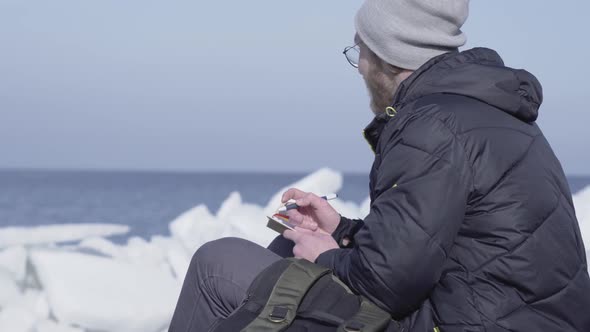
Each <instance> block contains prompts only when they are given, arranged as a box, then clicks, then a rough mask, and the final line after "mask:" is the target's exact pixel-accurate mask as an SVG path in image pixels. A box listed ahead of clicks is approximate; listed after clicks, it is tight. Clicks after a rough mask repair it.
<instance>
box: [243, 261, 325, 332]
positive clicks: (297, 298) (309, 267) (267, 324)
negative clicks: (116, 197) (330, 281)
mask: <svg viewBox="0 0 590 332" xmlns="http://www.w3.org/2000/svg"><path fill="white" fill-rule="evenodd" d="M288 259H289V260H291V261H292V263H291V265H289V267H287V268H286V269H285V271H283V273H282V274H281V276H280V277H279V279H278V280H277V282H276V284H275V286H274V288H273V290H272V292H271V294H270V296H269V298H268V302H266V305H265V306H264V309H262V311H261V312H260V315H258V317H256V318H255V319H254V320H253V321H252V322H251V323H250V324H248V325H247V326H246V327H245V328H243V329H242V330H241V332H276V331H283V330H284V329H286V328H287V327H289V325H291V323H292V322H293V320H294V319H295V316H296V314H297V308H298V307H299V304H300V303H301V301H302V300H303V297H304V296H305V294H306V293H307V291H308V290H309V289H310V288H311V286H312V285H313V284H314V283H315V282H316V281H317V280H318V279H319V278H321V277H323V276H324V275H326V274H328V273H330V270H329V269H327V268H324V267H321V266H319V265H316V264H314V263H311V262H309V261H307V260H304V259H296V258H288Z"/></svg>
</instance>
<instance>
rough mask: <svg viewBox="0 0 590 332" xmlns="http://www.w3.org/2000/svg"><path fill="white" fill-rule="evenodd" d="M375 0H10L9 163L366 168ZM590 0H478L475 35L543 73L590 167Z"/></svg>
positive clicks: (4, 121) (561, 150)
mask: <svg viewBox="0 0 590 332" xmlns="http://www.w3.org/2000/svg"><path fill="white" fill-rule="evenodd" d="M360 4H361V1H342V0H339V1H327V0H326V1H308V0H303V1H276V0H274V1H271V0H258V1H194V0H192V1H188V0H186V1H184V0H183V1H175V0H167V1H163V0H161V1H149V0H124V1H121V0H86V1H80V0H52V1H42V0H34V1H23V0H0V168H21V167H25V168H91V169H157V170H194V171H208V170H214V171H234V170H240V171H273V172H280V171H299V172H301V171H304V172H307V171H311V170H315V169H317V168H319V167H323V166H328V167H332V168H334V169H337V170H340V171H346V172H351V171H352V172H367V170H368V169H369V168H370V166H371V162H372V153H371V152H370V149H369V148H368V146H367V144H366V142H365V141H364V139H363V138H362V136H361V131H362V129H363V128H364V127H365V125H366V124H367V123H368V122H370V120H371V118H372V113H371V112H370V110H369V107H368V97H367V93H366V89H365V86H364V83H363V82H362V79H361V77H360V76H359V75H358V73H357V72H356V70H355V69H354V68H352V67H351V66H349V65H348V63H347V62H346V60H345V59H344V57H343V55H342V49H343V48H344V47H345V46H348V45H350V44H351V43H352V39H353V35H354V28H353V17H354V13H355V12H356V10H357V8H358V7H359V6H360ZM588 12H590V3H589V2H588V1H571V0H570V1H538V0H537V1H533V0H519V1H508V0H496V1H484V0H474V1H472V3H471V13H470V18H469V19H468V21H467V24H466V25H465V26H464V29H463V30H464V31H465V33H466V34H467V36H468V45H466V47H465V48H467V47H474V46H487V47H491V48H494V49H496V50H497V51H498V52H499V53H500V55H501V56H502V57H503V58H504V61H505V62H506V64H507V65H509V66H511V67H516V68H525V69H527V70H529V71H530V72H532V73H533V74H535V75H536V76H537V77H538V78H539V80H540V81H541V83H542V84H543V87H544V95H545V101H544V104H543V106H542V107H541V110H540V118H539V121H538V123H539V125H540V126H541V128H542V129H543V130H544V132H545V134H546V136H547V137H548V139H549V142H550V143H551V145H552V146H553V148H554V149H555V151H556V153H557V155H558V157H559V158H560V160H561V161H562V164H563V166H564V168H565V170H566V173H568V174H590V148H588V143H589V142H590V130H588V126H589V124H590V113H589V112H588V110H587V107H586V104H587V102H586V100H585V97H586V96H587V95H588V84H587V82H588V77H590V70H589V69H588V59H590V46H588V43H587V42H586V41H587V39H588V37H587V35H586V31H590V27H589V24H588V18H587V15H588Z"/></svg>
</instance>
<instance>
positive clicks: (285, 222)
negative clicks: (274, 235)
mask: <svg viewBox="0 0 590 332" xmlns="http://www.w3.org/2000/svg"><path fill="white" fill-rule="evenodd" d="M267 218H268V222H267V223H266V227H268V228H270V229H272V230H274V231H275V232H278V233H281V234H283V232H284V231H285V230H287V229H290V230H294V229H295V225H293V224H291V223H289V216H286V215H284V214H280V213H275V214H273V215H272V217H268V216H267Z"/></svg>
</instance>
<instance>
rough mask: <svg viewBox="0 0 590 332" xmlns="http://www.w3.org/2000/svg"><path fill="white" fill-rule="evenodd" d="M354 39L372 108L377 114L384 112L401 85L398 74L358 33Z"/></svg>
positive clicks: (360, 69) (359, 69)
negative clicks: (357, 46)
mask: <svg viewBox="0 0 590 332" xmlns="http://www.w3.org/2000/svg"><path fill="white" fill-rule="evenodd" d="M354 41H355V43H356V44H358V45H359V49H360V56H359V63H358V71H359V73H360V74H361V76H362V77H363V79H364V81H365V84H366V86H367V89H368V91H369V97H370V98H371V104H370V106H371V110H372V111H373V113H374V114H375V115H377V114H379V113H383V112H385V108H386V107H387V106H390V104H391V102H392V99H393V94H394V93H395V90H396V89H397V87H398V86H399V83H398V80H397V79H396V77H395V76H396V75H395V74H394V73H393V72H392V71H391V70H388V69H389V68H388V65H387V64H386V63H384V62H383V61H382V60H381V59H379V57H377V56H376V55H375V53H373V52H372V51H371V50H370V49H369V48H368V47H367V45H365V44H364V43H363V42H362V40H361V39H360V37H359V36H358V34H357V35H355V37H354Z"/></svg>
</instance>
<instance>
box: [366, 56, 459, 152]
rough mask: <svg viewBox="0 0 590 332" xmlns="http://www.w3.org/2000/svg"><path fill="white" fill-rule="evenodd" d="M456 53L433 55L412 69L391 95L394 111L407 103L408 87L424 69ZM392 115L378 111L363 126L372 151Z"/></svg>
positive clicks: (375, 148) (375, 147) (374, 150)
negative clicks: (371, 119)
mask: <svg viewBox="0 0 590 332" xmlns="http://www.w3.org/2000/svg"><path fill="white" fill-rule="evenodd" d="M456 53H457V52H449V53H445V54H442V55H439V56H437V57H434V58H432V59H430V60H429V61H428V62H426V63H425V64H424V65H422V66H421V67H420V68H418V69H417V70H416V71H414V72H413V73H412V75H410V77H408V78H406V79H405V80H404V81H403V82H402V84H400V86H399V87H398V89H397V90H396V92H395V94H394V96H393V102H392V103H391V105H393V109H394V111H395V112H396V113H397V110H398V109H401V108H402V107H403V106H404V105H405V104H406V103H407V101H406V100H407V99H408V98H407V97H408V91H410V88H411V87H412V86H413V85H414V83H415V82H416V81H417V80H418V79H419V78H420V77H421V76H422V75H423V74H424V73H425V72H426V71H428V70H429V69H430V68H432V67H433V66H435V65H436V64H437V63H439V62H441V61H443V60H445V59H447V58H449V57H451V56H453V55H455V54H456ZM410 99H411V98H410ZM392 117H393V116H392V115H388V114H387V113H385V112H383V113H380V114H378V115H376V116H375V117H374V118H373V121H371V123H369V125H368V126H367V127H365V130H363V136H365V139H366V140H367V142H368V143H369V146H370V147H371V150H373V152H376V151H377V142H378V141H379V137H380V136H381V132H382V131H383V128H385V125H386V124H387V122H388V121H389V120H390V119H391V118H392Z"/></svg>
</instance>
